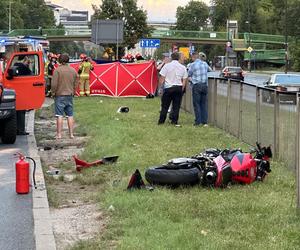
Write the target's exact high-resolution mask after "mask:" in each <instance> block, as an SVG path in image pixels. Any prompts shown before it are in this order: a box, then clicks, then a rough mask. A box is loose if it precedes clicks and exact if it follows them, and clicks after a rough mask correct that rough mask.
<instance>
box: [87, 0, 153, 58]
mask: <svg viewBox="0 0 300 250" xmlns="http://www.w3.org/2000/svg"><path fill="white" fill-rule="evenodd" d="M93 9H94V15H93V16H92V20H94V19H119V20H123V21H124V42H123V44H122V45H121V46H120V47H121V48H120V50H121V52H120V53H119V54H122V51H124V47H127V48H128V49H130V48H134V47H135V44H136V43H137V42H138V40H139V39H140V38H142V37H147V36H149V34H150V32H151V28H150V27H148V25H147V12H146V11H144V10H143V9H142V8H138V7H137V0H119V1H118V0H103V1H102V4H101V5H100V7H97V6H96V5H93ZM113 47H115V46H113Z"/></svg>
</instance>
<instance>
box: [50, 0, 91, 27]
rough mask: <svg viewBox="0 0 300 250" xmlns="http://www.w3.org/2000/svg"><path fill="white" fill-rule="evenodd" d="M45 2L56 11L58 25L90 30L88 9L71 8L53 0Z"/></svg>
mask: <svg viewBox="0 0 300 250" xmlns="http://www.w3.org/2000/svg"><path fill="white" fill-rule="evenodd" d="M45 3H46V5H47V6H48V7H49V8H50V9H52V11H53V12H54V17H55V20H56V25H59V24H62V25H63V26H64V28H65V29H66V30H74V31H80V30H82V31H86V30H88V28H89V27H88V22H89V13H88V11H77V10H69V9H67V8H64V7H62V6H59V5H56V4H53V3H51V1H46V2H45Z"/></svg>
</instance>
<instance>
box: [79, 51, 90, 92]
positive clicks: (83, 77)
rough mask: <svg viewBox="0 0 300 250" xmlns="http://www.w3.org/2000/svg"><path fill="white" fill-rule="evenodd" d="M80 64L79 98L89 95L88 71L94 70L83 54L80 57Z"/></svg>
mask: <svg viewBox="0 0 300 250" xmlns="http://www.w3.org/2000/svg"><path fill="white" fill-rule="evenodd" d="M80 59H81V63H80V66H79V69H78V74H79V77H80V85H79V94H80V96H84V95H86V96H89V95H90V70H93V69H94V65H93V64H92V63H91V61H90V60H89V58H88V57H87V56H86V55H85V54H81V55H80Z"/></svg>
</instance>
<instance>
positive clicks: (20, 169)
mask: <svg viewBox="0 0 300 250" xmlns="http://www.w3.org/2000/svg"><path fill="white" fill-rule="evenodd" d="M17 156H18V157H19V160H18V161H17V162H16V192H17V193H18V194H28V193H29V187H30V181H29V177H30V164H29V162H28V161H26V159H29V160H31V161H32V162H33V173H32V177H33V184H34V188H35V189H36V182H35V169H36V163H35V160H34V159H32V158H31V157H28V156H25V155H23V154H22V153H17Z"/></svg>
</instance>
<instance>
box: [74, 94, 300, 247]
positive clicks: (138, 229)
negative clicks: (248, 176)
mask: <svg viewBox="0 0 300 250" xmlns="http://www.w3.org/2000/svg"><path fill="white" fill-rule="evenodd" d="M120 106H128V107H129V109H130V111H129V113H117V112H116V111H117V109H118V107H120ZM75 107H76V114H75V118H76V120H77V122H78V123H79V124H80V126H81V127H82V128H81V129H83V130H84V131H87V134H88V135H89V136H90V138H91V140H90V141H89V143H88V145H87V146H86V149H85V151H84V153H83V154H82V155H81V157H82V158H84V159H86V160H91V161H92V160H95V159H99V158H100V157H102V156H104V155H115V154H117V155H119V156H120V158H119V161H118V163H117V164H115V165H112V166H104V167H101V168H103V174H105V179H103V177H101V176H99V175H93V174H92V173H93V171H96V169H95V168H94V169H90V170H89V171H83V173H82V175H81V177H80V182H81V183H82V184H84V185H89V184H93V185H95V184H97V185H98V186H101V191H99V192H98V197H101V198H99V199H98V202H99V207H101V208H102V209H103V210H104V211H105V212H106V213H107V214H108V215H109V216H110V224H109V225H108V226H107V229H106V231H105V233H104V234H102V235H99V237H97V238H95V239H94V240H89V241H81V242H79V243H78V244H77V245H76V246H74V247H73V249H297V248H298V247H299V245H300V219H299V217H297V215H296V210H295V199H296V197H295V182H294V176H293V175H292V173H290V172H287V171H286V168H284V167H283V166H282V164H279V163H275V162H274V163H272V167H273V172H272V173H271V174H270V175H269V176H268V178H267V179H266V180H265V182H263V183H254V184H252V185H249V186H240V185H239V186H238V185H236V186H231V187H229V188H227V189H225V190H222V189H213V190H211V189H206V188H202V187H199V186H195V187H190V188H179V189H167V188H162V187H156V188H155V190H154V191H153V192H149V191H145V190H138V191H132V192H128V191H125V189H126V186H127V183H128V181H129V178H130V176H131V174H132V173H133V172H134V170H135V169H136V168H139V169H140V170H141V172H142V173H144V170H145V169H146V168H147V167H149V166H155V165H159V164H161V163H164V162H166V161H167V160H169V159H170V158H174V157H181V156H191V155H193V154H196V153H198V152H199V151H202V150H203V149H204V148H209V147H217V148H225V147H231V148H235V147H241V148H243V149H244V150H247V149H248V146H247V145H245V144H243V143H241V142H239V141H238V140H237V139H236V138H234V137H232V136H229V135H227V134H225V133H224V132H223V131H222V130H219V129H216V128H213V127H208V128H201V127H193V126H192V124H193V117H192V116H191V115H190V114H188V113H184V112H181V114H180V124H181V125H182V127H174V126H171V125H169V124H167V123H166V124H165V125H162V126H158V125H156V124H157V120H158V115H159V113H158V111H159V99H135V98H126V99H113V98H103V97H101V98H100V97H95V98H77V99H76V101H75ZM95 176H99V181H98V182H97V181H96V180H95V178H97V177H95ZM111 205H112V206H113V207H114V209H108V208H109V207H110V206H111Z"/></svg>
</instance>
